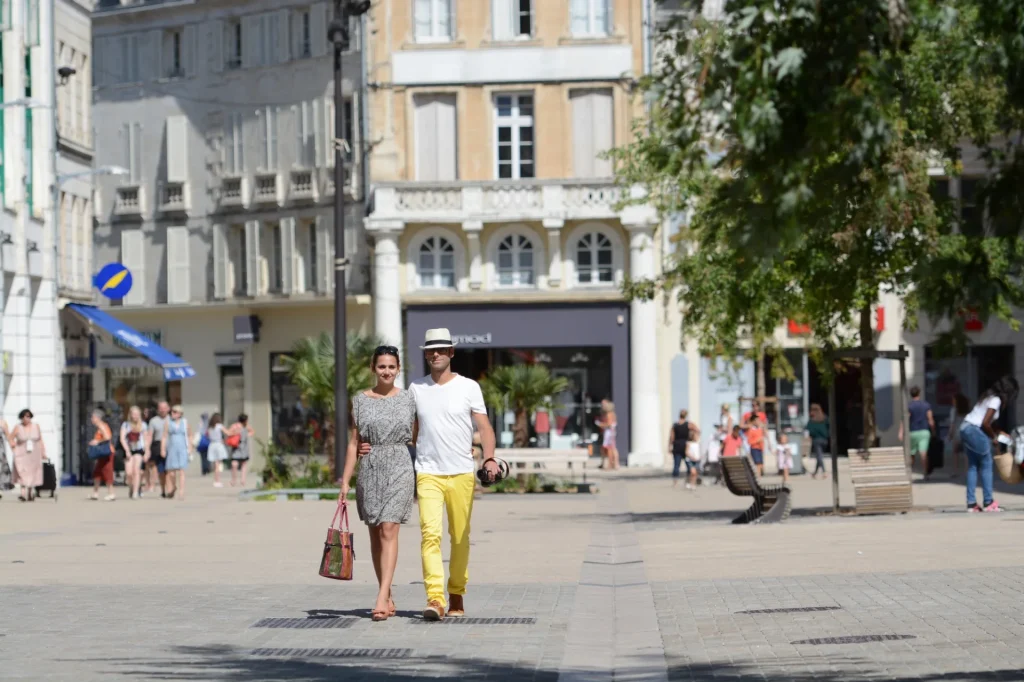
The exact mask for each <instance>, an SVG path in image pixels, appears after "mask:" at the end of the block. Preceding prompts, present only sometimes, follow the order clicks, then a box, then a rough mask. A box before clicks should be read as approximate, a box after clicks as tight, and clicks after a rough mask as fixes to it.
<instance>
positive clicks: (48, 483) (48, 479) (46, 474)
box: [36, 462, 57, 502]
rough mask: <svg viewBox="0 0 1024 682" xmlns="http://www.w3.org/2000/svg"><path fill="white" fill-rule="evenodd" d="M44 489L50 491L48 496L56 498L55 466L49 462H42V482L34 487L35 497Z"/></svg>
mask: <svg viewBox="0 0 1024 682" xmlns="http://www.w3.org/2000/svg"><path fill="white" fill-rule="evenodd" d="M45 490H48V491H49V492H50V497H51V498H53V500H54V501H55V502H56V500H57V467H55V466H53V464H52V463H51V462H43V484H42V485H41V486H37V487H36V497H39V494H40V493H41V492H43V491H45Z"/></svg>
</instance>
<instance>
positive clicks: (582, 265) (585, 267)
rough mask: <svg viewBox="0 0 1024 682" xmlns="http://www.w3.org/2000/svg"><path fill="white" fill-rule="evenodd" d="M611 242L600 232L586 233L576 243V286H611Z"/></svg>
mask: <svg viewBox="0 0 1024 682" xmlns="http://www.w3.org/2000/svg"><path fill="white" fill-rule="evenodd" d="M612 251H613V249H612V241H611V240H610V239H609V238H608V237H607V236H606V235H604V234H602V233H600V232H588V233H586V234H585V235H583V236H582V237H580V240H579V241H578V242H576V282H577V283H578V284H612V283H613V282H614V280H615V271H614V266H613V264H612Z"/></svg>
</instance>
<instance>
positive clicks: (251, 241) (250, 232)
mask: <svg viewBox="0 0 1024 682" xmlns="http://www.w3.org/2000/svg"><path fill="white" fill-rule="evenodd" d="M245 264H246V268H245V273H246V279H247V281H246V283H245V293H246V295H248V296H257V295H259V292H260V279H261V278H260V272H261V270H262V267H261V265H260V221H258V220H247V221H246V223H245Z"/></svg>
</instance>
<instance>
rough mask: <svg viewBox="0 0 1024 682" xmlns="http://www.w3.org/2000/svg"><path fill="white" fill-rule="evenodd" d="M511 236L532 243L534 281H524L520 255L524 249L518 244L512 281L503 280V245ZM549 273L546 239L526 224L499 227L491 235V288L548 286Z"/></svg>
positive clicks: (514, 251) (489, 266)
mask: <svg viewBox="0 0 1024 682" xmlns="http://www.w3.org/2000/svg"><path fill="white" fill-rule="evenodd" d="M509 238H513V239H515V240H520V239H525V240H526V241H527V242H529V244H530V252H531V253H532V254H533V265H532V266H531V268H530V274H531V276H532V279H533V281H532V283H524V282H523V281H522V275H521V273H522V271H523V268H522V267H521V263H520V261H519V258H518V256H520V255H521V253H522V251H520V250H518V246H517V247H516V248H514V250H513V265H512V270H511V272H512V273H513V274H512V280H513V281H512V283H510V284H503V283H502V282H501V275H502V268H501V263H500V256H501V252H502V251H501V249H502V245H503V244H504V243H505V242H506V240H508V239H509ZM547 274H548V261H547V255H546V253H545V249H544V240H543V239H541V237H540V236H539V235H537V234H535V233H534V231H532V230H531V229H530V228H528V227H526V226H524V225H508V226H505V227H502V228H499V229H498V230H496V231H495V232H494V234H493V235H492V236H491V237H490V239H489V240H488V244H487V272H486V278H487V281H488V282H489V283H490V288H491V289H538V288H542V287H546V286H547V284H546V282H547Z"/></svg>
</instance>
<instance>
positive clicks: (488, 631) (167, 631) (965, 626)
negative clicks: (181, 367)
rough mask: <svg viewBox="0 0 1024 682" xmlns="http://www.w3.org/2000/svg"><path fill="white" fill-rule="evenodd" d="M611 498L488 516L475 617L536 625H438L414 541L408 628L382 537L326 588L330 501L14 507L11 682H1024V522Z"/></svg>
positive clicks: (660, 487)
mask: <svg viewBox="0 0 1024 682" xmlns="http://www.w3.org/2000/svg"><path fill="white" fill-rule="evenodd" d="M814 483H815V485H819V484H820V485H821V487H822V489H823V490H824V491H825V492H824V493H823V492H822V491H819V490H816V489H810V488H808V489H809V490H810V492H809V493H808V496H812V495H817V494H826V493H827V485H828V484H827V482H814ZM932 485H933V486H934V487H933V488H930V489H929V493H928V494H929V495H932V496H934V497H935V498H936V499H938V500H947V501H948V502H949V506H950V509H955V503H956V498H957V497H959V496H960V495H961V494H962V488H960V489H957V487H956V486H954V485H952V484H942V483H940V484H932ZM600 489H601V492H600V493H599V494H596V495H591V496H587V495H558V496H501V497H498V496H493V497H491V496H488V497H485V498H484V499H483V500H481V501H479V502H478V506H477V508H476V512H475V514H474V519H473V521H474V530H473V550H472V551H473V555H472V560H471V579H470V590H469V595H468V597H467V607H468V608H469V615H470V616H481V617H492V618H524V619H533V620H532V621H530V622H529V623H528V624H521V625H520V624H517V625H512V624H479V625H477V624H460V625H452V624H448V623H445V624H440V625H435V624H428V623H423V622H422V621H421V620H419V617H420V616H419V610H420V608H421V607H422V602H423V599H424V597H423V588H422V584H421V582H420V578H421V576H420V567H419V561H418V533H417V529H416V527H415V525H414V524H410V526H407V527H406V528H404V529H403V530H402V533H401V536H400V555H399V570H398V574H397V576H396V586H395V600H396V603H397V605H398V608H399V610H400V615H399V617H398V618H394V619H391V620H389V621H387V622H385V623H372V622H371V621H370V620H369V612H368V609H369V607H370V606H371V605H372V603H373V600H374V594H375V589H374V586H373V585H372V567H371V566H370V564H369V556H368V554H367V553H366V552H365V551H364V550H365V547H366V542H365V531H363V530H362V528H361V527H357V528H354V530H355V531H356V533H357V535H356V543H357V544H356V546H357V552H358V554H357V562H356V580H354V581H352V582H351V583H340V582H336V581H327V580H324V579H322V578H319V577H318V576H317V575H316V567H315V564H316V556H315V555H316V554H317V548H318V546H319V544H320V543H322V541H323V527H324V526H325V525H326V523H327V521H328V520H329V518H330V513H331V511H332V505H331V503H327V502H324V503H321V502H282V503H277V502H267V503H263V502H258V503H257V502H248V503H240V502H238V501H236V500H235V499H234V498H233V497H231V496H230V492H228V491H214V490H211V489H208V488H207V489H202V488H199V487H198V486H196V487H195V488H192V489H191V490H193V491H194V492H193V493H192V494H191V496H190V500H189V501H188V502H187V503H181V504H178V503H173V502H166V501H161V500H159V499H145V500H141V501H138V502H128V501H121V500H119V501H118V502H115V503H112V504H103V503H88V502H86V501H84V499H81V498H76V497H75V495H74V493H78V492H80V491H65V494H64V495H63V496H62V497H61V501H60V502H59V503H57V504H53V505H51V504H48V503H47V502H45V501H44V502H37V503H35V504H33V505H27V504H22V505H19V504H16V503H15V504H9V500H7V499H6V498H5V499H4V500H3V501H0V679H5V680H6V679H12V680H74V681H75V682H93V681H94V680H121V679H123V680H228V681H238V682H247V681H250V680H337V679H345V680H350V679H354V680H413V679H424V678H435V679H469V680H545V681H551V682H554V681H555V680H613V679H614V680H645V681H646V680H718V679H732V680H741V681H743V682H746V681H750V680H796V681H797V682H810V681H811V680H816V681H820V682H832V681H838V680H897V681H898V682H902V681H903V680H912V679H913V680H931V681H933V682H947V681H959V680H964V681H966V680H981V681H983V682H985V681H988V680H1024V655H1022V652H1024V646H1022V645H1021V643H1022V642H1024V598H1022V596H1021V595H1022V594H1024V590H1022V586H1024V568H1022V566H1024V543H1021V542H1020V541H1019V538H1020V533H1021V531H1022V530H1024V526H1022V525H1020V523H1021V522H1024V513H1020V512H1011V513H1007V514H1002V515H968V514H965V513H958V512H951V513H942V514H940V513H913V514H908V515H905V516H899V517H877V518H876V517H872V518H857V519H845V518H844V519H834V518H820V517H812V516H803V517H801V516H797V517H796V518H794V519H793V520H792V522H791V523H786V524H782V525H779V526H772V527H734V526H731V525H729V524H728V522H727V521H728V518H731V515H730V512H731V509H730V507H732V508H735V509H737V510H740V509H742V508H744V507H745V506H746V502H745V501H744V500H740V499H739V498H734V497H732V496H729V495H727V494H725V493H724V492H723V491H720V490H707V491H699V492H698V493H687V492H685V491H682V490H680V489H676V490H673V489H672V488H671V486H670V485H669V481H668V479H667V478H665V477H663V476H650V475H647V476H644V475H630V476H624V477H618V478H617V477H604V478H602V479H601V481H600ZM84 494H85V493H82V498H84ZM709 514H710V515H709ZM727 517H728V518H727ZM801 608H813V609H816V610H806V611H796V610H787V609H801ZM752 611H753V612H755V613H751V612H752ZM757 612H760V613H757ZM265 618H287V619H298V620H297V622H298V623H300V624H302V625H303V627H302V628H296V629H292V628H269V627H253V626H254V625H255V624H256V623H257V622H259V621H260V620H261V619H265ZM324 619H328V620H336V621H342V620H343V621H345V622H346V624H347V626H346V627H336V628H308V627H306V624H307V621H308V622H309V623H313V624H316V623H318V622H323V620H324ZM350 621H351V622H350Z"/></svg>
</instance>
